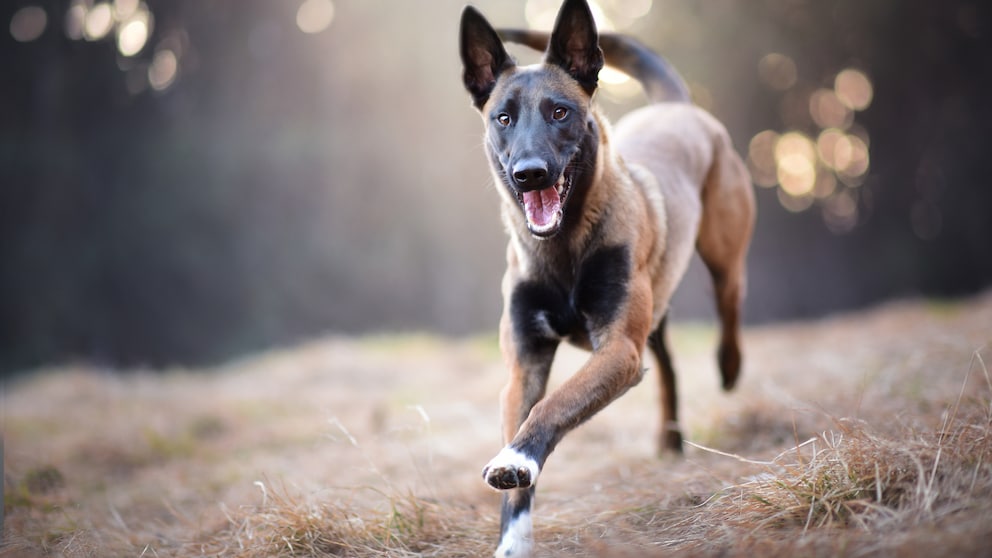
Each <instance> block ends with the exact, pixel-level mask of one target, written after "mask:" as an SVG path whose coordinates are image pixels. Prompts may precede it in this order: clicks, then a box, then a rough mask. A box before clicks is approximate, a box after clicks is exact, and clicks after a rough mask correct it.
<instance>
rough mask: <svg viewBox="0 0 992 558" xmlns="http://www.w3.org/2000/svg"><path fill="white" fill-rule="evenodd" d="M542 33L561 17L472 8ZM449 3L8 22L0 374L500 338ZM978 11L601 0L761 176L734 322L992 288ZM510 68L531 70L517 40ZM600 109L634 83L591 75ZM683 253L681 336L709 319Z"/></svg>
mask: <svg viewBox="0 0 992 558" xmlns="http://www.w3.org/2000/svg"><path fill="white" fill-rule="evenodd" d="M474 3H475V5H476V6H477V7H479V8H480V9H481V10H482V11H483V13H485V14H486V15H487V16H488V17H489V19H490V21H492V22H493V23H494V24H496V25H498V26H532V27H536V28H544V29H548V28H550V26H551V24H552V22H553V19H554V15H555V13H556V11H557V8H558V0H519V1H515V2H506V1H505V0H502V1H497V0H479V1H477V2H474ZM463 5H464V2H463V0H457V1H456V0H435V1H432V2H430V3H429V4H428V3H408V4H405V3H397V2H395V1H386V0H279V1H272V0H211V1H204V0H169V1H165V0H161V1H151V0H144V1H143V0H113V1H108V0H73V1H66V0H62V1H54V0H8V1H6V2H4V3H3V5H2V6H0V24H2V26H0V78H2V79H0V371H2V372H3V373H5V374H7V373H10V372H14V371H19V370H24V369H29V368H32V367H36V366H40V365H45V364H52V363H59V362H67V361H85V362H90V363H94V364H97V365H106V366H151V367H159V366H173V365H181V366H198V365H204V364H212V363H217V362H221V361H224V360H226V359H230V358H233V357H236V356H239V355H243V354H246V353H251V352H256V351H262V350H265V349H267V348H270V347H273V346H277V345H283V344H287V343H293V342H299V341H303V340H306V339H309V338H313V337H316V336H319V335H324V334H327V333H347V334H362V333H369V332H395V331H426V332H436V333H441V334H446V335H455V336H466V335H477V334H488V335H495V334H494V332H495V326H496V322H497V319H498V315H499V311H500V307H501V301H500V298H499V281H500V275H501V273H502V270H503V266H504V245H505V235H504V232H503V230H502V227H501V225H500V223H499V218H498V208H497V205H498V201H499V198H498V196H497V193H496V191H495V189H494V188H493V186H492V180H491V178H490V175H489V171H488V168H487V165H486V162H485V157H484V155H483V151H482V148H481V131H482V125H481V122H480V119H479V116H478V114H477V113H476V112H475V110H474V109H473V108H472V107H471V105H470V103H469V100H468V96H467V94H466V93H465V92H464V91H463V89H462V86H461V80H460V74H461V68H460V63H459V59H458V50H457V47H458V44H457V36H458V29H457V25H458V19H459V16H460V12H461V9H462V6H463ZM989 6H990V5H989V4H988V3H986V2H981V1H979V0H948V1H944V2H934V1H931V0H871V1H869V2H865V1H863V0H835V1H831V2H823V1H816V0H755V1H743V0H740V1H732V0H711V1H707V2H697V1H695V0H654V1H652V0H599V1H598V2H596V3H595V6H594V11H595V13H596V16H597V20H598V21H599V24H600V27H601V28H603V29H614V30H620V31H624V32H629V33H631V34H634V35H636V36H637V37H639V38H641V39H642V40H643V41H644V42H646V43H648V44H649V45H650V46H652V47H654V48H655V49H656V50H658V51H659V52H661V53H663V54H664V55H666V56H667V57H668V58H669V59H670V60H672V61H673V62H674V63H675V65H676V66H677V67H678V68H679V69H680V70H681V72H682V73H683V75H684V76H685V77H686V79H687V81H688V82H689V83H690V85H691V88H692V91H693V95H694V97H695V99H696V101H697V102H698V103H699V104H700V105H702V106H704V107H706V108H707V109H709V110H710V111H711V112H713V113H714V114H715V115H716V116H717V117H719V118H720V119H721V120H722V121H723V122H724V123H725V124H726V125H727V127H728V129H729V130H730V133H731V135H732V136H733V139H734V141H735V144H736V146H737V148H738V150H739V151H740V152H741V153H742V155H744V156H746V157H747V160H748V165H749V166H750V168H751V171H752V173H753V175H754V179H755V183H756V184H757V185H756V187H755V188H756V191H757V197H758V202H759V219H758V226H757V231H756V235H755V239H754V243H753V247H752V251H751V257H750V288H749V298H748V300H747V306H746V317H747V320H748V321H749V322H750V323H761V322H767V321H773V320H795V319H803V318H809V317H815V316H821V315H825V314H827V313H831V312H836V311H841V310H848V309H854V308H858V307H862V306H865V305H868V304H872V303H875V302H878V301H884V300H888V299H893V298H902V297H909V296H930V297H954V296H963V295H967V294H969V293H973V292H976V291H978V290H981V289H983V288H984V287H986V286H988V285H989V284H990V283H992V257H990V256H992V248H990V245H992V218H990V215H992V187H990V185H989V179H988V174H987V172H988V171H987V167H988V166H989V162H988V161H989V159H990V154H989V153H987V152H986V151H987V148H988V146H990V145H992V142H990V141H989V140H988V138H989V135H990V134H992V109H990V108H989V105H990V99H992V55H990V54H992V28H990V23H992V18H990V16H992V14H990V11H992V10H990V7H989ZM513 52H515V53H517V54H518V55H519V56H520V57H521V58H522V59H528V57H530V58H529V59H531V60H533V56H532V55H530V54H529V53H526V52H524V51H520V50H514V51H513ZM601 82H602V84H603V87H602V89H601V91H600V92H599V93H598V95H599V100H600V102H601V104H602V106H604V108H605V109H606V111H607V113H608V114H609V115H611V116H612V117H614V118H616V117H618V116H619V115H621V114H622V113H623V112H624V111H625V110H629V109H630V108H631V107H635V106H637V105H638V104H639V103H641V102H642V97H641V92H640V89H639V86H638V85H637V84H636V83H634V82H632V81H630V80H628V79H626V78H625V76H623V75H619V74H617V73H615V72H604V74H603V75H602V76H601ZM710 292H711V288H710V286H709V279H708V278H707V277H706V274H705V272H703V271H701V267H700V266H698V265H696V264H694V267H693V268H692V269H691V270H690V277H689V280H688V281H686V282H685V285H684V286H683V288H682V289H681V290H680V292H679V294H678V296H677V298H676V300H675V301H674V302H673V317H674V319H675V320H700V319H702V320H706V319H711V318H712V315H713V312H712V310H711V305H712V303H711V301H710V298H709V295H710Z"/></svg>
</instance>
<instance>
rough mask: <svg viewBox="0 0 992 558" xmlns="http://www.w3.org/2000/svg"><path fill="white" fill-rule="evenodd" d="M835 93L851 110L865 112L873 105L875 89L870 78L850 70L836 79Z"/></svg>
mask: <svg viewBox="0 0 992 558" xmlns="http://www.w3.org/2000/svg"><path fill="white" fill-rule="evenodd" d="M834 91H835V92H836V93H837V99H838V100H839V101H840V102H841V103H843V104H844V106H846V107H848V108H850V109H851V110H865V109H866V108H868V105H870V104H871V100H872V96H873V95H874V89H873V87H872V85H871V80H869V79H868V76H866V75H865V74H864V72H861V71H859V70H855V69H854V68H848V69H846V70H843V71H841V72H840V73H838V74H837V77H836V78H834Z"/></svg>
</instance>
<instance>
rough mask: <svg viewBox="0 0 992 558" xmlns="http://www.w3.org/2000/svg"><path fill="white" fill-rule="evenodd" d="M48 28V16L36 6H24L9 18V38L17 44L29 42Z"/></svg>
mask: <svg viewBox="0 0 992 558" xmlns="http://www.w3.org/2000/svg"><path fill="white" fill-rule="evenodd" d="M47 26H48V15H46V14H45V10H43V9H41V8H40V7H38V6H25V7H23V8H21V9H19V10H17V11H16V12H14V16H13V17H12V18H10V36H11V37H13V38H14V40H15V41H17V42H19V43H27V42H31V41H33V40H35V39H37V38H38V37H40V36H41V34H42V33H44V32H45V27H47Z"/></svg>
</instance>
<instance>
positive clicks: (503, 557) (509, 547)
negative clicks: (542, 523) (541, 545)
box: [493, 512, 534, 558]
mask: <svg viewBox="0 0 992 558" xmlns="http://www.w3.org/2000/svg"><path fill="white" fill-rule="evenodd" d="M533 549H534V538H533V527H532V525H531V521H530V514H529V513H526V512H524V513H521V514H520V515H518V516H517V517H515V518H513V520H512V521H510V524H509V525H507V526H506V531H505V532H504V533H503V537H502V538H501V539H500V541H499V547H498V548H497V549H496V553H495V554H494V555H493V556H495V557H496V558H511V557H512V558H527V557H528V556H530V555H531V551H532V550H533Z"/></svg>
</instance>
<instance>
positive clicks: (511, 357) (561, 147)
mask: <svg viewBox="0 0 992 558" xmlns="http://www.w3.org/2000/svg"><path fill="white" fill-rule="evenodd" d="M459 38H460V54H461V60H462V64H463V76H462V77H463V82H464V86H465V88H466V89H467V90H468V92H469V94H470V96H471V98H472V103H473V104H474V106H475V108H476V109H478V110H479V112H480V113H481V115H482V119H483V122H484V124H485V151H486V155H487V156H488V159H489V163H490V165H491V170H492V174H493V177H494V179H495V183H496V186H497V189H498V190H499V192H500V197H501V199H502V204H501V205H502V213H501V216H502V220H503V222H504V225H505V227H506V229H507V231H508V235H509V243H508V246H507V252H506V259H507V268H506V272H505V274H504V276H503V280H502V286H501V289H502V296H503V303H504V304H503V313H502V316H501V318H500V325H499V341H500V349H501V352H502V356H503V359H504V361H505V363H506V365H507V367H508V368H509V381H508V383H507V384H506V387H505V388H504V389H503V391H502V393H501V398H500V404H501V418H502V432H503V439H504V443H505V446H504V447H503V449H502V450H501V451H499V453H498V454H497V455H496V457H494V458H493V459H492V460H491V461H490V462H489V463H488V464H487V465H486V466H485V468H484V469H483V478H484V479H485V481H486V483H488V484H489V486H491V487H492V488H494V489H496V490H499V491H503V500H502V509H501V527H500V538H499V543H498V546H497V550H496V553H495V554H496V556H501V557H505V556H514V557H516V556H527V555H529V554H530V553H531V552H532V547H533V538H532V521H531V507H532V504H533V501H534V495H535V486H536V483H537V479H538V475H539V474H540V473H541V471H542V468H543V467H544V464H545V460H546V459H547V458H548V455H549V454H551V452H552V451H553V450H554V448H555V445H556V444H558V442H559V441H561V439H562V437H563V436H565V434H567V433H568V432H569V431H571V430H572V429H573V428H575V427H577V426H578V425H579V424H581V423H583V422H584V421H586V420H588V419H589V418H590V417H592V416H593V415H594V414H595V413H597V412H598V411H600V410H601V409H603V408H604V407H605V406H606V405H607V404H609V403H610V402H611V401H613V400H615V399H616V398H617V397H619V396H620V395H622V394H623V393H624V392H626V391H627V390H628V389H629V388H630V387H632V386H634V385H635V384H637V383H638V382H639V381H640V380H641V378H642V376H643V375H644V370H645V369H644V368H643V367H642V362H641V361H642V355H643V354H644V352H645V347H650V349H651V351H652V352H653V353H654V355H655V357H656V359H657V362H658V370H659V376H660V380H661V382H660V383H661V409H662V411H661V431H660V435H659V444H660V447H661V448H662V450H663V451H670V452H676V453H678V452H681V448H682V436H681V434H680V431H679V427H678V424H677V396H676V386H675V373H674V370H673V368H672V362H671V359H670V357H669V352H668V348H667V346H666V341H665V324H666V315H667V312H668V304H669V299H670V298H671V296H672V293H673V292H674V291H675V288H676V286H677V285H678V283H679V281H680V279H681V278H682V276H683V275H684V273H685V270H686V268H687V266H688V264H689V260H690V259H691V256H692V253H693V250H694V249H695V250H697V251H698V252H699V254H700V256H701V258H702V260H703V262H704V263H705V264H706V266H707V268H708V269H709V271H710V273H711V275H712V277H713V280H714V291H715V295H716V306H717V311H718V314H719V318H720V322H721V335H720V341H719V348H718V351H717V355H718V364H719V368H720V373H721V376H722V384H723V388H724V389H727V390H729V389H731V388H733V387H734V384H735V383H736V381H737V379H738V375H739V371H740V365H741V352H740V349H739V339H738V330H739V321H740V312H741V304H742V300H743V296H744V291H745V287H746V285H745V283H746V270H745V265H746V264H745V259H746V255H747V249H748V244H749V242H750V238H751V233H752V230H753V228H754V219H755V202H754V192H753V188H752V186H751V180H750V176H749V175H748V172H747V169H746V167H745V166H744V164H743V162H742V161H741V159H740V157H739V156H738V155H737V153H736V152H735V151H734V148H733V145H732V144H731V140H730V138H729V136H728V134H727V131H726V130H725V128H724V127H723V126H722V125H721V124H720V123H719V122H718V121H717V120H716V119H715V118H714V117H713V116H711V115H710V114H708V113H707V112H705V111H704V110H702V109H701V108H699V107H696V106H694V105H692V103H691V102H690V101H689V93H688V89H687V87H686V85H685V82H684V81H683V80H682V78H681V77H680V76H679V75H678V74H677V73H676V72H675V70H674V69H672V68H671V66H670V65H669V64H668V63H667V62H666V61H665V60H664V59H662V58H661V57H659V56H658V55H656V54H654V53H653V52H651V51H650V50H649V49H648V48H646V47H645V46H643V45H642V44H641V43H639V42H637V41H635V40H634V39H632V38H630V37H626V36H623V35H618V34H599V33H598V32H597V29H596V25H595V22H594V21H593V16H592V13H591V12H590V9H589V6H588V4H587V3H586V1H585V0H565V2H564V3H563V5H562V6H561V8H560V10H559V13H558V16H557V19H556V21H555V25H554V30H553V31H552V32H551V33H550V34H548V33H541V32H534V31H525V30H502V31H497V30H495V29H494V28H493V27H492V26H491V25H490V24H489V23H488V21H487V20H486V19H485V17H483V16H482V14H481V13H480V12H478V11H477V10H476V9H475V8H473V7H471V6H468V7H466V8H465V10H464V11H463V13H462V18H461V30H460V37H459ZM503 40H507V41H510V42H517V43H521V44H524V45H527V46H530V47H533V48H535V49H537V50H543V51H544V57H543V60H542V62H541V63H538V64H534V65H529V66H518V65H517V64H516V62H515V61H514V60H513V59H512V58H511V57H510V56H509V55H508V54H507V51H506V49H505V47H504V45H503ZM604 63H609V64H610V65H611V66H613V67H616V68H618V69H619V70H621V71H624V72H626V73H628V74H630V75H632V76H633V77H635V78H636V79H638V80H639V81H640V82H641V83H642V85H643V86H644V90H645V93H646V94H647V97H648V100H649V101H650V102H649V104H647V105H646V106H644V107H641V108H638V109H636V110H634V111H632V112H630V113H629V114H627V115H625V116H624V117H623V118H622V119H620V120H619V121H618V122H617V123H616V126H615V127H614V128H613V129H612V130H611V128H610V124H609V123H608V122H607V121H606V119H605V118H604V117H603V115H602V114H601V113H600V112H599V110H598V109H597V108H596V106H595V104H594V103H593V97H594V93H595V91H596V87H597V81H598V75H599V71H600V69H601V68H602V67H603V65H604ZM562 341H568V342H570V343H572V344H574V345H577V346H579V347H583V348H585V349H587V350H589V351H591V355H590V357H589V360H588V361H587V362H586V363H585V364H584V366H582V367H581V368H580V369H579V370H578V371H577V372H576V373H575V374H574V375H573V376H572V377H570V378H569V379H568V380H567V381H566V382H565V383H564V384H562V385H561V386H560V387H559V388H558V389H557V390H555V391H554V392H553V393H550V394H546V391H547V381H548V374H549V370H550V368H551V363H552V360H553V359H554V356H555V352H556V349H557V347H558V346H559V344H560V343H561V342H562Z"/></svg>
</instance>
